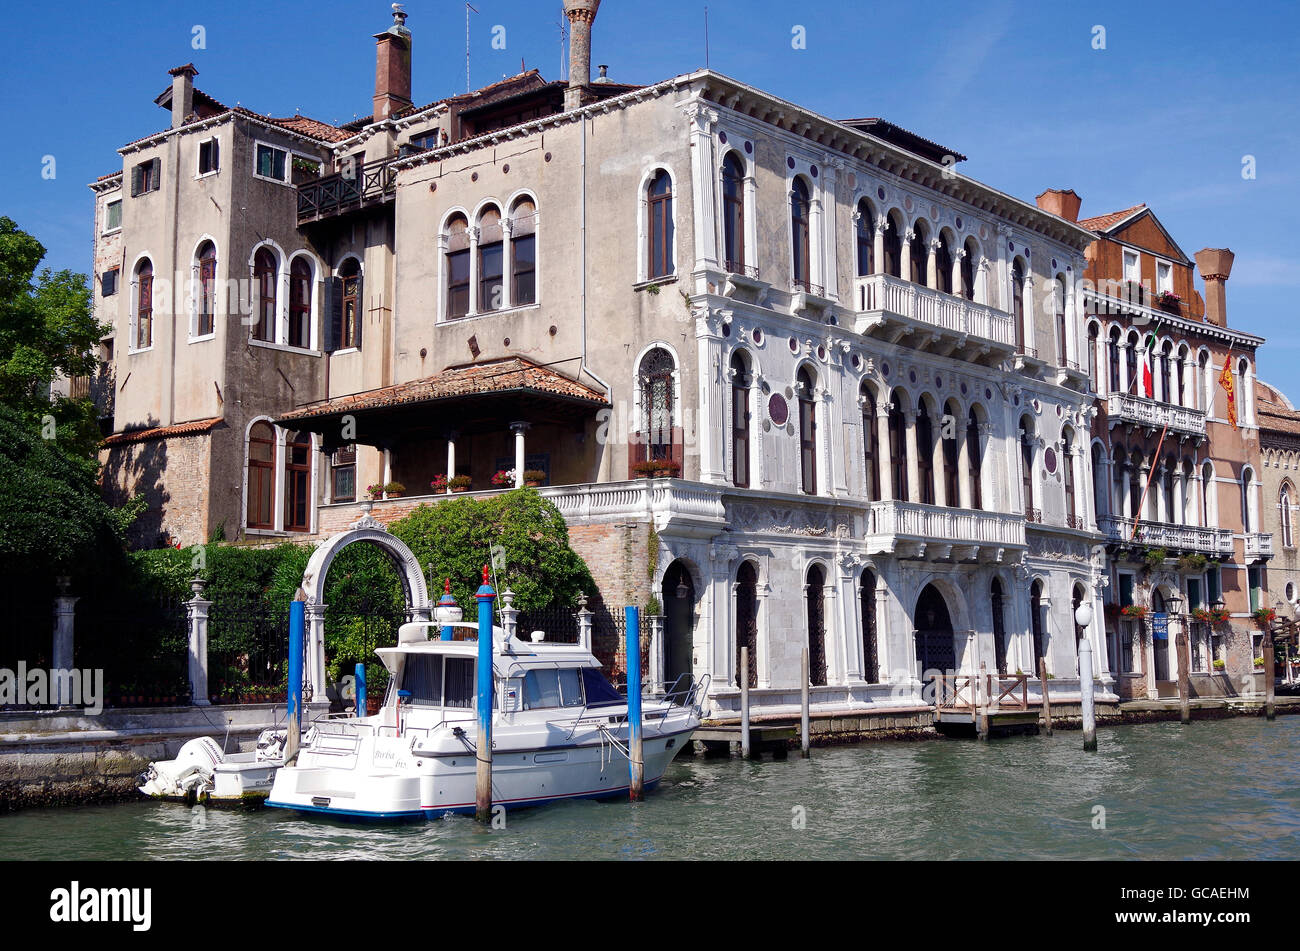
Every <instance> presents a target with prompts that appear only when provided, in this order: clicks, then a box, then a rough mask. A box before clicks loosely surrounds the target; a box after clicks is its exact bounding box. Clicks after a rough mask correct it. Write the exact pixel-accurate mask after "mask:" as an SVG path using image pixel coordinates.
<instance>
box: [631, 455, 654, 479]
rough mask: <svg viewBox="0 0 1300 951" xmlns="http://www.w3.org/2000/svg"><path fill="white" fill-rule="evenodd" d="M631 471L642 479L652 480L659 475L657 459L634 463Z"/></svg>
mask: <svg viewBox="0 0 1300 951" xmlns="http://www.w3.org/2000/svg"><path fill="white" fill-rule="evenodd" d="M632 471H633V472H635V473H636V474H637V475H638V476H640V477H641V478H642V479H653V478H654V477H655V476H656V475H658V474H659V461H658V460H657V459H647V460H645V461H644V462H634V463H633V464H632Z"/></svg>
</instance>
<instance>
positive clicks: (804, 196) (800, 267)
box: [790, 178, 812, 291]
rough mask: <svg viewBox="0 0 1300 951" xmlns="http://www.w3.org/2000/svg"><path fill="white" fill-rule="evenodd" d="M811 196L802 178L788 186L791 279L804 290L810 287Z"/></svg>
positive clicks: (808, 289)
mask: <svg viewBox="0 0 1300 951" xmlns="http://www.w3.org/2000/svg"><path fill="white" fill-rule="evenodd" d="M811 234H812V198H811V197H810V196H809V193H808V186H807V185H805V184H804V180H803V179H802V178H796V179H795V180H794V182H793V183H792V184H791V186H790V236H791V241H792V242H793V248H792V250H793V258H792V263H793V265H794V271H793V272H792V280H793V282H794V285H795V287H799V288H802V289H803V290H805V291H810V290H811V289H812V245H811V237H810V236H811Z"/></svg>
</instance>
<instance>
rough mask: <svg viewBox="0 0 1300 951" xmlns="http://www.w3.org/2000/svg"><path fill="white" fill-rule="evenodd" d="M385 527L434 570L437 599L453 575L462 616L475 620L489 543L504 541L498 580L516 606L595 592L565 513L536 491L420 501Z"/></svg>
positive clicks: (539, 604) (567, 602)
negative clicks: (571, 540) (444, 582)
mask: <svg viewBox="0 0 1300 951" xmlns="http://www.w3.org/2000/svg"><path fill="white" fill-rule="evenodd" d="M389 529H390V531H392V533H393V534H394V535H396V536H397V537H398V538H400V539H401V540H402V541H404V542H405V543H406V544H407V546H408V547H409V548H410V549H411V551H412V552H414V553H415V556H416V557H417V558H419V559H420V564H421V565H422V566H423V567H424V569H425V571H426V572H428V571H430V570H432V577H433V580H434V585H433V587H434V590H433V591H431V592H430V594H431V596H433V597H434V599H435V600H436V599H437V596H438V594H437V592H438V590H440V588H441V582H442V579H443V578H450V579H451V590H452V594H453V595H455V597H456V601H457V602H458V603H459V604H460V606H461V608H462V609H464V611H465V617H466V618H467V619H472V618H473V617H474V611H475V607H474V592H475V591H477V590H478V585H479V583H480V580H481V578H482V570H483V565H485V564H487V563H488V562H489V561H490V559H491V557H492V555H491V552H492V547H493V546H494V545H500V546H501V548H502V550H503V554H504V559H505V563H504V568H502V569H500V570H499V571H498V573H497V582H498V584H499V585H500V587H501V588H502V589H505V588H507V587H509V588H510V589H511V590H512V591H513V592H514V594H515V606H516V607H518V608H520V609H521V610H524V611H529V610H534V609H537V608H543V607H548V606H551V605H564V606H568V605H572V604H573V603H574V601H575V600H576V599H577V597H578V594H579V593H580V592H583V593H586V594H588V595H591V594H594V593H595V590H596V586H595V583H594V582H593V581H592V578H591V573H590V572H589V571H588V570H587V565H586V564H585V563H584V562H583V560H582V558H581V557H579V556H578V553H577V552H575V551H574V550H573V549H572V548H571V547H570V546H569V528H568V526H567V525H566V524H565V522H564V516H562V515H561V514H560V510H559V509H557V508H556V507H555V505H554V503H552V502H550V501H549V500H547V499H544V498H542V496H541V495H540V494H539V493H538V492H537V491H536V490H534V489H529V488H523V489H516V490H514V491H513V492H506V493H504V494H502V495H498V496H493V497H490V498H486V499H474V498H454V497H453V498H449V499H447V500H446V501H443V502H437V503H435V504H432V505H421V506H419V507H418V508H417V509H415V511H413V512H411V514H410V515H408V516H407V517H406V518H404V519H401V520H400V521H397V522H394V523H393V524H392V525H391V526H389Z"/></svg>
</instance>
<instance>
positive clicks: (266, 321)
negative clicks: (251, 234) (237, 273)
mask: <svg viewBox="0 0 1300 951" xmlns="http://www.w3.org/2000/svg"><path fill="white" fill-rule="evenodd" d="M278 271H279V266H278V262H277V261H276V257H275V252H273V251H272V250H271V249H270V248H259V249H258V251H257V254H256V255H254V256H253V284H254V285H255V286H256V288H257V322H256V323H255V324H254V325H253V339H254V340H262V341H265V342H267V343H274V342H275V319H276V300H275V298H276V284H277V279H278Z"/></svg>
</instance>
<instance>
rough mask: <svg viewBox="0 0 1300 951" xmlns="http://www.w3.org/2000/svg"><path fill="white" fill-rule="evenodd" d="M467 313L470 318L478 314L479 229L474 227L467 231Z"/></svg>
mask: <svg viewBox="0 0 1300 951" xmlns="http://www.w3.org/2000/svg"><path fill="white" fill-rule="evenodd" d="M468 233H469V311H468V312H467V314H466V316H468V317H472V316H474V315H475V314H477V313H478V312H479V308H478V282H479V267H478V239H479V229H478V226H477V225H475V226H474V227H471V228H470V229H469V232H468Z"/></svg>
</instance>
